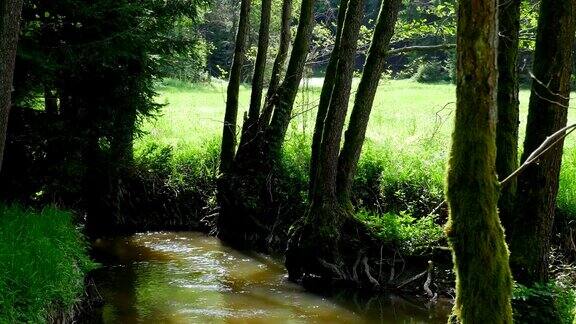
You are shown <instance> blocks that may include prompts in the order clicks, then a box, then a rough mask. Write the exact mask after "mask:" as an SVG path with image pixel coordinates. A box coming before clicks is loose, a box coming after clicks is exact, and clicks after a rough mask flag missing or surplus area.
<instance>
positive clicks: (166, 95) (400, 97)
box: [136, 79, 576, 218]
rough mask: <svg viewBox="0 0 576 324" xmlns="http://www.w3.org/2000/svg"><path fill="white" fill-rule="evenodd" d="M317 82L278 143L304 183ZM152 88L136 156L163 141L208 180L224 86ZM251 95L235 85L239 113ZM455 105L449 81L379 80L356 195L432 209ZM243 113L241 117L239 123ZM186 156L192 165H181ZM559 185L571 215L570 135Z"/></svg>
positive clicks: (574, 206)
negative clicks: (150, 113)
mask: <svg viewBox="0 0 576 324" xmlns="http://www.w3.org/2000/svg"><path fill="white" fill-rule="evenodd" d="M320 86H321V80H319V79H312V80H310V82H308V84H307V86H305V87H303V88H304V90H302V91H300V94H299V96H298V98H297V100H296V105H295V109H294V118H293V121H292V123H291V126H290V130H289V132H288V135H287V142H286V145H285V147H284V164H285V167H286V168H287V170H289V173H290V175H291V177H293V178H294V179H299V182H302V183H305V182H306V181H307V176H308V175H307V172H308V161H309V152H310V137H311V134H312V132H313V128H314V118H315V112H316V111H315V108H316V105H317V102H318V97H319V94H320ZM158 90H159V92H160V96H159V98H158V100H159V102H162V103H165V104H166V105H167V106H166V107H165V108H164V109H163V111H162V115H161V116H160V117H159V118H157V119H156V120H150V121H146V122H145V123H144V130H145V131H146V132H147V134H146V135H144V136H143V137H141V138H140V139H139V140H138V141H137V143H136V151H137V154H138V152H139V153H140V155H142V154H143V152H149V148H150V147H151V146H154V145H160V146H169V147H171V148H172V158H171V161H172V168H173V171H174V172H173V173H174V176H175V177H176V178H182V177H189V176H198V177H202V178H206V177H207V176H209V177H213V176H214V174H209V173H210V172H212V173H213V172H214V170H215V169H216V168H215V166H214V164H215V163H217V152H218V149H219V139H220V136H221V131H222V119H223V116H224V107H225V97H226V88H225V83H222V82H213V83H211V84H186V83H182V82H178V81H174V80H167V81H164V82H163V83H162V84H161V85H160V86H159V88H158ZM249 94H250V89H248V88H245V87H243V88H241V92H240V108H241V109H242V110H244V111H245V110H246V109H247V107H248V100H249ZM528 100H529V91H528V90H522V91H521V93H520V103H521V124H520V132H521V140H520V143H522V141H523V139H522V137H523V134H524V128H525V125H526V117H527V106H528ZM454 104H455V89H454V86H453V85H451V84H420V83H416V82H413V81H409V80H399V81H384V82H382V83H381V85H380V87H379V89H378V92H377V95H376V99H375V102H374V108H373V113H372V117H371V120H370V124H369V128H368V132H367V139H366V144H365V148H364V151H363V156H362V158H361V161H360V166H359V170H358V176H357V180H358V181H357V183H358V184H360V185H359V186H358V188H357V190H356V192H357V193H359V194H358V196H359V197H358V198H359V199H362V200H369V202H368V203H369V204H370V205H371V206H369V207H371V208H372V207H374V209H376V210H378V211H382V212H387V211H394V212H400V211H406V212H408V213H412V214H426V212H429V211H430V206H432V205H434V203H436V202H437V201H439V200H441V199H442V187H443V185H442V184H443V179H444V168H445V161H446V157H447V154H448V149H449V143H450V133H451V129H452V118H453V112H454V108H455V105H454ZM242 115H243V113H240V114H239V123H238V124H239V125H240V124H241V119H242ZM569 115H570V116H569V118H570V122H576V115H574V113H573V110H570V112H569ZM199 157H204V158H202V159H199ZM192 160H193V161H195V164H194V166H192V165H191V164H190V163H187V162H186V161H192ZM199 160H202V162H200V161H199ZM199 162H200V163H199ZM184 165H186V166H185V167H184ZM182 171H184V172H182ZM191 172H192V173H193V174H190V173H191ZM183 173H184V174H183ZM374 177H377V178H378V179H377V180H375V179H374ZM560 182H561V184H560V193H559V197H558V205H559V207H560V209H561V210H563V211H564V212H565V213H566V214H568V215H571V216H572V217H575V218H576V137H575V136H572V137H571V138H568V139H567V141H566V146H565V156H564V163H563V168H562V174H561V181H560Z"/></svg>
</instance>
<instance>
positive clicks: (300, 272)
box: [286, 0, 369, 280]
mask: <svg viewBox="0 0 576 324" xmlns="http://www.w3.org/2000/svg"><path fill="white" fill-rule="evenodd" d="M363 9H364V0H349V1H348V5H347V8H346V14H345V19H344V24H343V27H342V32H341V39H340V46H339V48H338V49H337V54H336V55H338V63H337V66H336V72H335V75H334V82H333V84H331V83H325V84H324V87H331V88H332V90H331V92H332V96H331V97H332V98H331V99H330V100H329V105H328V111H327V113H326V117H325V118H324V119H323V120H321V122H320V123H319V124H316V129H318V128H323V131H322V142H321V143H320V147H319V155H320V156H319V159H318V164H317V172H316V174H317V179H316V183H315V186H314V192H313V193H312V196H313V197H312V202H311V204H310V206H309V209H308V211H307V213H306V214H305V215H304V216H303V217H302V218H301V219H300V220H298V221H297V222H296V224H294V225H293V226H292V230H291V233H290V239H289V242H288V249H287V252H286V268H287V269H288V273H289V276H290V279H291V280H298V279H300V278H302V277H303V276H304V275H310V274H313V275H316V276H320V277H324V278H325V279H330V278H332V277H333V276H337V275H339V276H340V277H342V275H341V274H343V273H346V271H343V270H334V269H348V266H349V263H350V262H349V260H348V259H349V258H348V256H349V254H350V253H349V250H350V249H351V250H355V251H354V252H353V253H354V254H355V255H356V254H357V252H358V251H357V250H356V248H357V247H358V245H357V243H358V242H363V241H362V240H360V239H359V237H360V236H361V234H360V233H365V232H364V228H363V227H362V226H361V225H360V226H359V224H358V222H357V221H356V220H355V219H354V217H352V215H351V214H350V212H349V210H346V209H343V208H341V206H340V205H339V203H338V200H337V197H336V172H337V166H338V154H339V151H340V142H341V138H342V129H343V127H344V122H345V119H346V111H347V108H348V102H349V99H350V88H351V84H352V76H353V72H354V59H355V56H356V49H357V43H358V36H359V30H360V25H361V23H362V17H363ZM329 91H330V90H329ZM311 172H313V170H311ZM350 233H351V234H350ZM352 239H353V240H355V242H354V243H352V241H351V240H352ZM364 244H365V246H364V247H362V249H366V250H369V248H368V245H369V241H364ZM352 262H354V261H352ZM327 264H333V265H334V267H331V269H328V268H327V267H326V265H327ZM342 279H349V278H342Z"/></svg>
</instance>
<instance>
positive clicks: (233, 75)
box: [220, 0, 251, 173]
mask: <svg viewBox="0 0 576 324" xmlns="http://www.w3.org/2000/svg"><path fill="white" fill-rule="evenodd" d="M250 1H251V0H242V3H241V5H240V22H239V23H238V32H237V33H236V48H235V49H234V59H233V61H232V68H231V69H230V80H229V82H228V89H227V93H226V113H225V116H224V127H223V131H222V150H221V152H220V172H222V173H225V172H226V171H228V170H229V169H230V165H231V164H232V161H233V160H234V153H235V150H236V121H237V119H238V94H239V92H240V78H241V74H242V65H243V64H244V60H245V56H246V39H247V37H248V33H249V29H250Z"/></svg>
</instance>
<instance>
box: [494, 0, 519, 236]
mask: <svg viewBox="0 0 576 324" xmlns="http://www.w3.org/2000/svg"><path fill="white" fill-rule="evenodd" d="M520 3H521V0H499V8H498V9H499V12H498V28H499V32H498V33H499V44H498V99H497V100H498V122H497V125H496V173H497V174H498V177H499V179H500V180H503V179H504V178H506V177H507V176H509V175H510V174H512V172H514V171H515V170H516V169H517V168H518V125H519V124H520V120H519V105H520V102H519V100H518V41H519V33H520ZM516 184H517V182H516V178H514V179H512V180H511V181H510V182H509V183H508V184H506V185H505V186H503V187H502V188H501V192H500V199H499V201H498V210H499V214H500V221H501V222H502V225H503V226H504V229H505V230H506V232H509V231H511V225H512V219H513V218H514V217H516V213H515V211H514V206H515V205H516V188H517V185H516Z"/></svg>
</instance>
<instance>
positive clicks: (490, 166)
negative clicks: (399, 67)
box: [446, 0, 512, 323]
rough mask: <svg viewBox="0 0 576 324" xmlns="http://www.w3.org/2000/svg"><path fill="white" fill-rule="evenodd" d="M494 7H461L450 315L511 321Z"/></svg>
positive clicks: (482, 1)
mask: <svg viewBox="0 0 576 324" xmlns="http://www.w3.org/2000/svg"><path fill="white" fill-rule="evenodd" d="M497 42H498V31H497V5H496V1H495V0H472V1H469V0H462V1H460V2H459V8H458V31H457V87H456V95H457V104H456V117H455V126H454V132H453V134H452V148H451V152H450V159H449V166H448V176H447V188H446V196H447V201H448V207H449V220H448V224H447V227H446V234H447V237H448V241H449V243H450V246H451V248H452V254H453V260H454V270H455V272H456V303H455V305H454V309H453V315H452V318H451V320H454V319H455V318H456V319H458V321H459V322H460V323H512V309H511V305H510V298H511V295H512V278H511V275H510V269H509V266H508V249H507V247H506V242H505V240H504V231H503V228H502V226H501V224H500V220H499V218H498V210H497V204H498V180H497V178H496V170H495V169H496V168H495V166H496V114H497V111H496V109H497V108H496V91H497V89H496V88H497V78H498V72H497V66H496V58H497Z"/></svg>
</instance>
